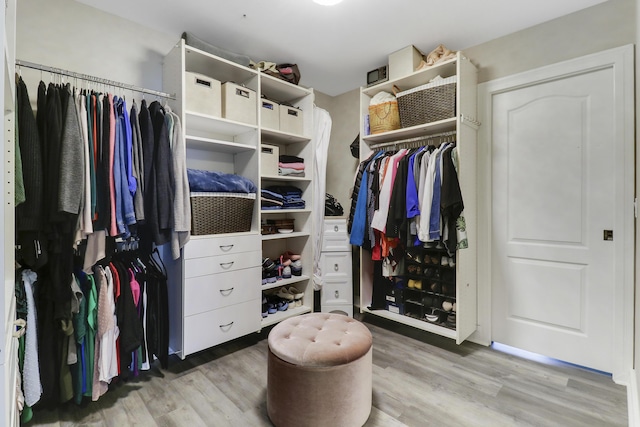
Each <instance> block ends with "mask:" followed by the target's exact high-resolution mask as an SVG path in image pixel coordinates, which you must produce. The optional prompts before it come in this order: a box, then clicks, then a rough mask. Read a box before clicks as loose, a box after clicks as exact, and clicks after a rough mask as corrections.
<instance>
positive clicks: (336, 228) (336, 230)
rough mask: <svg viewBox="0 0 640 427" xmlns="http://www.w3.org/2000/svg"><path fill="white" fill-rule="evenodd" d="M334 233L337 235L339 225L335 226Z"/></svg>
mask: <svg viewBox="0 0 640 427" xmlns="http://www.w3.org/2000/svg"><path fill="white" fill-rule="evenodd" d="M333 231H335V232H336V233H337V232H338V226H337V225H334V226H333Z"/></svg>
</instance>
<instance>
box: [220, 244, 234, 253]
mask: <svg viewBox="0 0 640 427" xmlns="http://www.w3.org/2000/svg"><path fill="white" fill-rule="evenodd" d="M232 248H233V245H220V250H221V251H222V252H229V251H230V250H231V249H232Z"/></svg>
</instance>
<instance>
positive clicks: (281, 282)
mask: <svg viewBox="0 0 640 427" xmlns="http://www.w3.org/2000/svg"><path fill="white" fill-rule="evenodd" d="M309 279H310V277H309V276H305V275H304V274H303V275H302V276H291V279H282V280H278V281H277V282H275V283H267V284H266V285H262V290H263V291H268V290H269V289H275V288H280V287H282V286H291V285H295V284H296V283H300V282H304V281H306V280H309Z"/></svg>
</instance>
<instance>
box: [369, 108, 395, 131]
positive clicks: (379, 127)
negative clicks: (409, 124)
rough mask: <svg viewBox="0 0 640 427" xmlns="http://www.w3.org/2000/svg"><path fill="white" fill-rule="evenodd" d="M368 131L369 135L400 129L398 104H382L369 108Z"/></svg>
mask: <svg viewBox="0 0 640 427" xmlns="http://www.w3.org/2000/svg"><path fill="white" fill-rule="evenodd" d="M369 129H370V130H371V134H372V135H373V134H376V133H382V132H388V131H390V130H396V129H400V115H399V113H398V102H397V101H393V102H383V103H382V104H377V105H370V106H369Z"/></svg>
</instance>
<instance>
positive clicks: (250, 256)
mask: <svg viewBox="0 0 640 427" xmlns="http://www.w3.org/2000/svg"><path fill="white" fill-rule="evenodd" d="M257 247H260V246H257ZM253 249H255V247H254V248H253ZM261 256H262V251H253V252H244V253H237V254H230V255H221V256H215V257H208V258H193V259H188V260H186V261H185V262H184V277H185V279H188V278H190V277H198V276H205V275H209V274H217V273H225V272H229V271H237V270H242V269H244V268H250V267H259V266H260V260H261V258H260V257H261Z"/></svg>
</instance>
